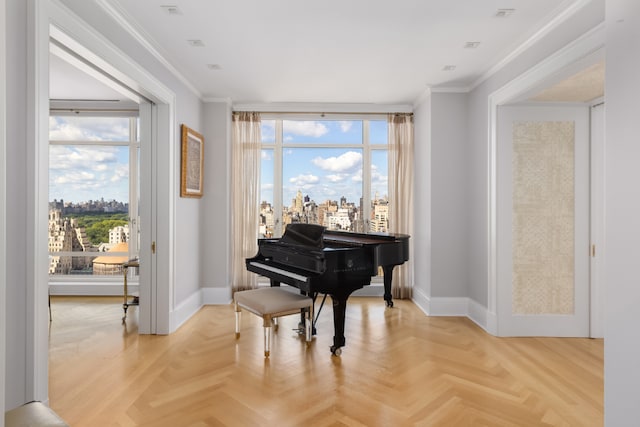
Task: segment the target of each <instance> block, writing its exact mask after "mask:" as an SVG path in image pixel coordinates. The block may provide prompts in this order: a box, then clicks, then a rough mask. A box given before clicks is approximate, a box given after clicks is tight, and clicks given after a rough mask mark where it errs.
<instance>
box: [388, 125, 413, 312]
mask: <svg viewBox="0 0 640 427" xmlns="http://www.w3.org/2000/svg"><path fill="white" fill-rule="evenodd" d="M387 122H388V125H389V126H388V129H389V131H388V132H389V133H388V136H389V157H388V159H389V203H390V207H389V231H390V232H392V233H402V234H408V235H410V236H411V235H413V114H400V113H397V114H389V115H388V117H387ZM412 249H413V244H412V239H409V256H411V253H412V252H413V250H412ZM411 264H412V261H411V259H409V261H408V262H405V263H404V264H403V265H401V266H398V267H396V268H395V269H394V270H393V282H392V283H391V293H392V294H393V297H394V298H399V299H404V298H411V295H412V288H413V266H412V265H411Z"/></svg>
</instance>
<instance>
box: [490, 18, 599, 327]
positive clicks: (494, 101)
mask: <svg viewBox="0 0 640 427" xmlns="http://www.w3.org/2000/svg"><path fill="white" fill-rule="evenodd" d="M604 46H605V26H604V23H603V24H600V25H599V26H597V27H595V28H594V29H592V30H590V31H588V32H587V33H586V34H584V35H583V36H582V37H580V38H578V39H577V40H575V41H573V42H572V43H570V44H569V45H567V46H565V47H564V48H562V49H560V50H559V51H557V52H556V53H554V54H553V55H551V56H549V57H547V58H546V59H545V60H544V61H541V62H540V63H539V64H538V65H536V66H534V67H532V68H531V69H530V70H529V71H527V72H525V73H523V74H521V75H520V76H518V77H516V78H515V79H513V80H512V81H510V82H509V83H507V84H506V85H504V86H503V87H501V88H500V89H498V90H496V91H495V92H493V93H491V94H490V95H489V100H488V104H489V105H488V107H489V108H488V123H489V126H488V145H489V147H488V150H487V157H488V158H487V165H488V169H489V173H488V174H487V188H488V192H487V194H488V200H487V201H488V215H487V220H488V224H487V234H488V238H487V245H488V247H487V254H488V257H487V263H488V265H487V316H486V325H485V328H486V330H487V332H489V333H491V334H493V335H499V332H498V331H499V327H498V326H499V325H498V234H497V232H498V216H497V211H498V209H497V207H498V181H497V172H498V165H497V160H498V132H497V131H498V123H497V120H498V107H499V106H500V105H504V104H507V103H513V102H517V101H520V100H524V99H527V98H528V96H529V95H531V94H532V93H534V92H535V91H536V90H538V89H539V88H541V87H543V86H544V85H546V84H548V83H549V82H551V81H555V80H558V79H560V78H562V77H564V76H569V75H571V74H573V73H574V72H576V71H578V70H580V69H582V68H584V66H585V65H586V64H591V63H594V62H596V61H598V60H600V59H602V58H604Z"/></svg>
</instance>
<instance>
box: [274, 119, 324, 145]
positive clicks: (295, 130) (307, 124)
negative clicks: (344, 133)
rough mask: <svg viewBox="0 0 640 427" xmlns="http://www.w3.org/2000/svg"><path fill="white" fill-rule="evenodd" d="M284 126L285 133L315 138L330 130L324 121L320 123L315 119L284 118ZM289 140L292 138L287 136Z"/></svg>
mask: <svg viewBox="0 0 640 427" xmlns="http://www.w3.org/2000/svg"><path fill="white" fill-rule="evenodd" d="M282 128H283V131H284V133H285V134H287V133H290V134H294V135H302V136H312V137H314V138H319V137H321V136H322V135H325V134H327V133H328V132H329V129H328V128H327V126H325V124H324V123H319V122H316V121H313V120H304V121H297V120H296V121H291V120H284V121H283V123H282ZM287 140H290V138H287Z"/></svg>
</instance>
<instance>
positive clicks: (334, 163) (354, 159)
mask: <svg viewBox="0 0 640 427" xmlns="http://www.w3.org/2000/svg"><path fill="white" fill-rule="evenodd" d="M311 162H312V163H313V164H314V165H316V166H318V167H319V168H321V169H323V170H326V171H330V172H347V171H350V170H354V169H355V168H358V167H361V166H362V154H361V153H358V152H355V151H347V152H346V153H344V154H341V155H340V156H338V157H327V158H322V157H316V158H315V159H313V160H312V161H311Z"/></svg>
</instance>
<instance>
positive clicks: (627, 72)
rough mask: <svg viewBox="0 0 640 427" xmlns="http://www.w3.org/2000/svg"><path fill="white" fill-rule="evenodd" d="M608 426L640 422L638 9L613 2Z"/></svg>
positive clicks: (622, 0)
mask: <svg viewBox="0 0 640 427" xmlns="http://www.w3.org/2000/svg"><path fill="white" fill-rule="evenodd" d="M606 14H607V23H606V26H607V53H606V61H607V73H606V113H605V115H606V119H605V129H606V131H605V132H606V142H605V157H606V164H605V200H606V203H605V235H606V248H605V252H604V255H605V257H606V260H605V266H606V267H605V268H606V270H605V272H604V277H605V283H606V286H607V294H606V309H605V341H604V343H605V424H606V425H607V426H611V427H614V426H615V427H625V426H637V425H638V420H640V393H639V392H638V385H639V384H640V369H639V361H640V327H639V325H640V320H639V319H640V316H639V313H640V285H639V280H640V279H639V277H640V269H639V268H638V265H639V263H638V260H640V245H638V242H639V241H640V185H639V183H640V168H638V165H639V164H640V143H639V141H640V139H639V135H640V120H638V111H639V109H638V100H640V82H639V81H638V76H639V75H640V44H639V43H640V42H639V41H640V25H639V21H640V2H638V1H637V0H607V10H606Z"/></svg>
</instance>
